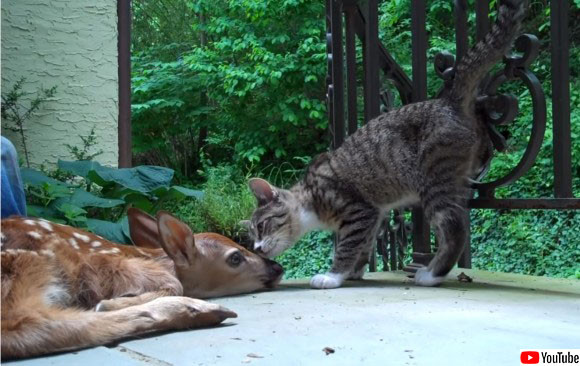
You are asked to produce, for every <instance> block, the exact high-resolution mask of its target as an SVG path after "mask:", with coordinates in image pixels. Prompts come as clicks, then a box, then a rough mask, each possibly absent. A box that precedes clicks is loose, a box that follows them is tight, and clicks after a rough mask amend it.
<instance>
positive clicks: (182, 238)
mask: <svg viewBox="0 0 580 366" xmlns="http://www.w3.org/2000/svg"><path fill="white" fill-rule="evenodd" d="M157 225H158V227H159V237H160V239H161V240H160V241H159V243H160V244H161V246H162V247H163V250H165V253H167V255H168V256H169V257H170V258H171V259H173V262H175V265H176V266H178V267H189V266H191V265H192V264H193V259H194V256H195V252H196V249H195V239H194V238H193V232H192V231H191V229H190V228H189V226H187V225H186V224H184V223H183V222H181V221H179V220H178V219H177V218H175V217H173V216H172V215H170V214H169V213H167V212H165V211H159V212H158V213H157Z"/></svg>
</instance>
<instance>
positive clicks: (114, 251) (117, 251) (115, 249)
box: [99, 248, 121, 254]
mask: <svg viewBox="0 0 580 366" xmlns="http://www.w3.org/2000/svg"><path fill="white" fill-rule="evenodd" d="M99 253H101V254H119V253H121V251H120V250H119V249H118V248H111V249H103V250H101V251H100V252H99Z"/></svg>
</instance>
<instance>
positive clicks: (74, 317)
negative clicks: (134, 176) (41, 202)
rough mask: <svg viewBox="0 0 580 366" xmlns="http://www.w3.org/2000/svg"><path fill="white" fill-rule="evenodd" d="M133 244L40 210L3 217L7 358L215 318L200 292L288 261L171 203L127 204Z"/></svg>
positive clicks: (271, 277)
mask: <svg viewBox="0 0 580 366" xmlns="http://www.w3.org/2000/svg"><path fill="white" fill-rule="evenodd" d="M129 227H130V232H131V238H132V239H133V242H134V243H135V244H136V246H128V245H117V244H114V243H112V242H110V241H107V240H105V239H103V238H101V237H99V236H97V235H94V234H91V233H88V232H84V231H81V230H79V229H75V228H72V227H70V226H64V225H59V224H53V223H50V222H48V221H44V220H35V219H27V218H9V219H5V220H2V232H1V239H2V359H7V358H19V357H29V356H34V355H41V354H47V353H53V352H58V351H65V350H72V349H78V348H84V347H90V346H97V345H102V344H107V343H110V342H112V341H114V340H118V339H121V338H125V337H131V336H135V335H138V334H143V333H147V332H154V331H167V330H177V329H186V328H194V327H203V326H209V325H215V324H219V323H221V322H222V321H224V320H225V319H227V318H232V317H236V316H237V315H236V313H234V312H232V311H230V310H228V309H226V308H224V307H221V306H219V305H216V304H212V303H209V302H206V301H203V300H196V299H194V297H195V298H207V297H214V296H223V295H231V294H239V293H244V292H251V291H255V290H259V289H264V288H271V287H274V286H275V285H276V284H277V283H278V282H279V280H280V278H281V275H282V272H283V271H282V267H281V266H280V265H279V264H277V263H276V262H274V261H271V260H268V259H265V258H262V257H260V256H258V255H256V254H253V253H251V252H249V251H248V250H246V249H245V248H243V247H241V246H239V245H237V244H236V243H234V242H232V241H231V240H229V239H228V238H225V237H223V236H221V235H218V234H210V233H204V234H196V235H194V234H193V233H192V232H191V230H190V229H189V227H188V226H187V225H185V224H184V223H182V222H181V221H179V220H178V219H176V218H174V217H173V216H171V215H170V214H168V213H163V212H162V213H159V214H158V215H157V219H155V218H153V217H151V216H149V215H147V214H145V213H143V212H141V211H139V210H137V209H130V210H129Z"/></svg>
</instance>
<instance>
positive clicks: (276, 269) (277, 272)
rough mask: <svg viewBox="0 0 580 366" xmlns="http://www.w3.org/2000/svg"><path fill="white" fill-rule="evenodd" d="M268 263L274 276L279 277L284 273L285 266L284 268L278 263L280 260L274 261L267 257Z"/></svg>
mask: <svg viewBox="0 0 580 366" xmlns="http://www.w3.org/2000/svg"><path fill="white" fill-rule="evenodd" d="M266 263H267V264H268V267H269V268H270V273H271V274H272V277H278V276H281V275H282V274H283V273H284V268H282V266H281V265H280V264H278V262H274V261H273V260H270V259H266Z"/></svg>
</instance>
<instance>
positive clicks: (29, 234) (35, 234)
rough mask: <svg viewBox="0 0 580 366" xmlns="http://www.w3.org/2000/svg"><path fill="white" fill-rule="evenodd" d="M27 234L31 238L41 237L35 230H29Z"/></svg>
mask: <svg viewBox="0 0 580 366" xmlns="http://www.w3.org/2000/svg"><path fill="white" fill-rule="evenodd" d="M28 236H30V237H31V238H34V239H41V238H42V235H41V234H40V233H39V232H36V231H29V232H28Z"/></svg>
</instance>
